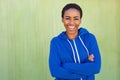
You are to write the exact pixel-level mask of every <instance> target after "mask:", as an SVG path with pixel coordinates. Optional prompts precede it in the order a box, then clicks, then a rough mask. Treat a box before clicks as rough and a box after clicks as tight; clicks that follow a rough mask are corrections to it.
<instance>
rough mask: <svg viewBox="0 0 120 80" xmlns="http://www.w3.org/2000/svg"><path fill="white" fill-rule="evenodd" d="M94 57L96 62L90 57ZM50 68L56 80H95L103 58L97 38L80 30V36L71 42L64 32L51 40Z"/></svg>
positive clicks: (84, 30)
mask: <svg viewBox="0 0 120 80" xmlns="http://www.w3.org/2000/svg"><path fill="white" fill-rule="evenodd" d="M90 54H93V55H94V61H89V60H88V56H89V55H90ZM49 68H50V72H51V75H52V76H53V77H54V78H55V80H95V76H94V75H95V74H97V73H99V72H100V68H101V56H100V52H99V48H98V45H97V41H96V38H95V36H94V35H93V34H91V33H89V32H88V31H87V30H86V29H84V28H80V29H79V30H78V36H77V37H76V38H75V39H73V40H71V39H69V38H68V37H67V35H66V32H62V33H61V34H60V35H58V36H57V37H54V38H53V39H52V40H51V44H50V55H49Z"/></svg>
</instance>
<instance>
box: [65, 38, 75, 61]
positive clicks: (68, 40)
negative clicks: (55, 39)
mask: <svg viewBox="0 0 120 80" xmlns="http://www.w3.org/2000/svg"><path fill="white" fill-rule="evenodd" d="M67 41H68V42H69V44H70V46H71V48H72V52H73V58H74V62H75V63H77V61H76V57H75V51H74V49H73V46H72V44H71V42H70V41H69V40H67Z"/></svg>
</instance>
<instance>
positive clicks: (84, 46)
mask: <svg viewBox="0 0 120 80" xmlns="http://www.w3.org/2000/svg"><path fill="white" fill-rule="evenodd" d="M79 39H80V41H81V43H82V45H83V46H84V48H85V49H86V52H87V55H88V56H89V50H88V49H87V47H86V46H85V44H84V42H83V40H82V39H81V37H80V36H79Z"/></svg>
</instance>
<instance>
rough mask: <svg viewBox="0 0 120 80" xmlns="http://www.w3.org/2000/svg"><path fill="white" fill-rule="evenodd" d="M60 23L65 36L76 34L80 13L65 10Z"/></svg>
mask: <svg viewBox="0 0 120 80" xmlns="http://www.w3.org/2000/svg"><path fill="white" fill-rule="evenodd" d="M62 22H63V24H64V26H65V28H66V32H67V34H76V33H78V27H79V25H80V23H81V18H80V12H79V11H78V10H77V9H74V8H70V9H68V10H66V11H65V13H64V16H63V18H62Z"/></svg>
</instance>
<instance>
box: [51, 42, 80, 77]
mask: <svg viewBox="0 0 120 80" xmlns="http://www.w3.org/2000/svg"><path fill="white" fill-rule="evenodd" d="M57 53H58V52H57V48H56V45H55V43H54V41H53V40H52V41H51V45H50V56H49V68H50V72H51V75H52V76H53V77H56V78H63V79H76V78H80V77H81V75H78V74H74V73H72V72H69V71H67V70H66V69H65V68H63V67H62V65H61V63H60V59H59V56H58V54H57Z"/></svg>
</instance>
